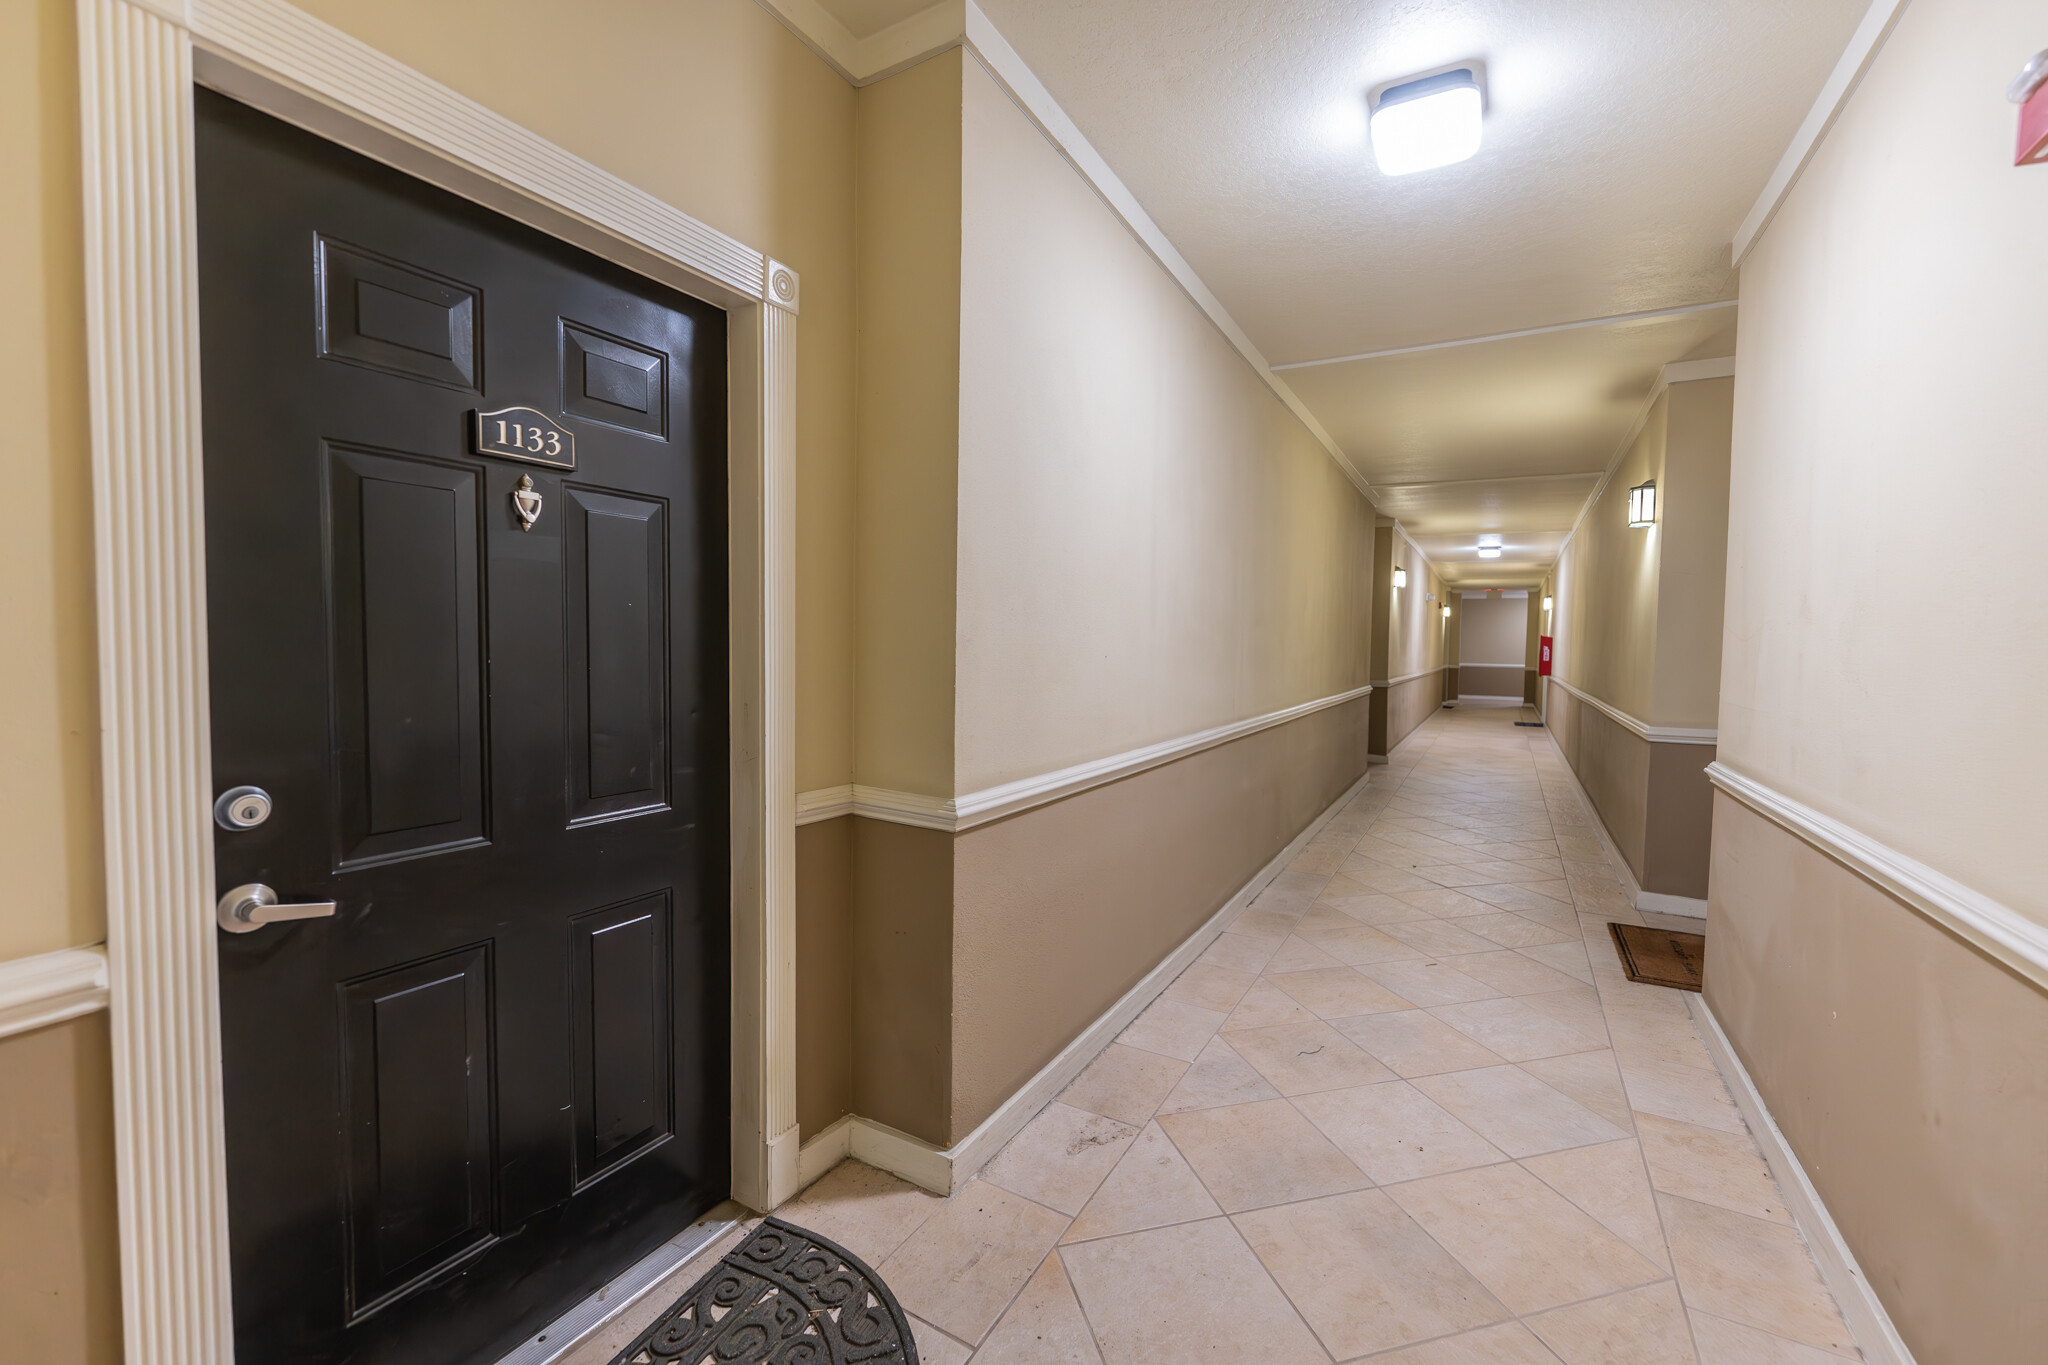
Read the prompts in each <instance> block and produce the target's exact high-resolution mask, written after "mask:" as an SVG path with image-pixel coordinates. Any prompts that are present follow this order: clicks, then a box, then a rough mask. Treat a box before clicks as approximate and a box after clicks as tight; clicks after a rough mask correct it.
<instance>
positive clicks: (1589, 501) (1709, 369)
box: [1550, 355, 1735, 568]
mask: <svg viewBox="0 0 2048 1365" xmlns="http://www.w3.org/2000/svg"><path fill="white" fill-rule="evenodd" d="M1734 377H1735V357H1734V356H1732V355H1725V356H1713V357H1710V358H1708V359H1706V360H1677V361H1673V362H1672V363H1671V364H1669V365H1666V366H1665V367H1664V368H1663V369H1661V370H1659V371H1657V382H1656V383H1654V384H1652V385H1651V386H1650V393H1649V396H1648V397H1647V398H1645V399H1643V405H1642V407H1640V408H1638V409H1637V410H1636V419H1635V420H1634V421H1633V422H1631V423H1629V426H1628V435H1626V436H1624V437H1622V438H1621V444H1620V445H1617V446H1616V447H1615V448H1614V454H1613V455H1612V456H1611V457H1609V459H1608V461H1607V467H1606V468H1605V469H1603V470H1601V471H1600V482H1598V483H1596V484H1594V485H1593V491H1592V492H1590V493H1588V494H1586V501H1585V502H1584V503H1583V504H1581V505H1580V507H1579V514H1578V516H1576V517H1574V518H1572V529H1571V530H1569V531H1567V532H1566V533H1565V537H1564V539H1563V540H1560V541H1559V542H1558V543H1557V553H1556V554H1555V555H1554V556H1552V557H1551V561H1550V562H1551V566H1552V567H1553V568H1554V567H1556V565H1557V564H1558V563H1559V562H1561V561H1562V560H1563V559H1564V551H1565V547H1566V546H1567V545H1570V544H1571V543H1572V541H1573V540H1574V539H1576V538H1577V537H1578V534H1579V528H1580V527H1581V526H1584V525H1585V524H1586V518H1587V517H1589V516H1591V515H1592V514H1593V507H1594V505H1595V504H1596V503H1598V502H1599V501H1600V495H1601V494H1602V493H1604V492H1606V491H1607V485H1608V484H1609V483H1610V482H1612V481H1613V479H1614V471H1615V470H1617V469H1619V468H1621V462H1622V461H1623V460H1625V459H1627V458H1628V452H1629V447H1631V446H1633V445H1634V444H1635V443H1636V437H1638V436H1640V435H1642V434H1643V428H1644V427H1646V426H1648V425H1649V424H1650V414H1651V413H1652V412H1654V411H1655V410H1656V407H1657V400H1658V399H1659V398H1662V397H1663V396H1664V390H1666V389H1668V388H1670V387H1671V386H1672V385H1673V384H1691V383H1695V382H1697V381H1699V380H1702V379H1733V378H1734Z"/></svg>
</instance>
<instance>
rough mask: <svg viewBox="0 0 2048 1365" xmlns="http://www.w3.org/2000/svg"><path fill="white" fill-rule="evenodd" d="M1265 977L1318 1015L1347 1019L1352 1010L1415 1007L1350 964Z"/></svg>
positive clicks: (1373, 1011) (1379, 1011)
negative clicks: (1350, 966) (1348, 965)
mask: <svg viewBox="0 0 2048 1365" xmlns="http://www.w3.org/2000/svg"><path fill="white" fill-rule="evenodd" d="M1267 979H1268V980H1269V981H1271V982H1272V983H1273V984H1274V985H1276V986H1278V987H1279V988H1280V989H1281V990H1283V991H1285V992H1287V994H1289V995H1290V996H1293V997H1294V998H1295V999H1296V1000H1298V1001H1300V1002H1301V1003H1302V1004H1303V1005H1306V1006H1307V1007H1308V1008H1309V1009H1310V1010H1312V1011H1314V1012H1315V1015H1316V1017H1317V1018H1318V1019H1348V1018H1350V1017H1351V1016H1352V1015H1354V1014H1384V1013H1385V1012H1387V1011H1388V1010H1405V1009H1412V1008H1414V1007H1413V1006H1412V1005H1411V1004H1410V1003H1409V1002H1408V1001H1406V1000H1403V999H1402V998H1401V997H1400V996H1398V995H1396V994H1395V993H1394V992H1392V991H1390V990H1388V989H1387V988H1386V987H1385V986H1382V985H1381V984H1380V983H1379V982H1377V981H1375V980H1373V979H1372V978H1371V977H1369V976H1366V975H1364V974H1363V973H1361V972H1357V971H1354V970H1352V969H1351V968H1349V967H1322V968H1318V969H1316V970H1314V971H1307V972H1281V973H1276V974H1274V975H1272V976H1269V977H1268V978H1267Z"/></svg>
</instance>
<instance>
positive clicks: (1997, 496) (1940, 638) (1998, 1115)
mask: <svg viewBox="0 0 2048 1365" xmlns="http://www.w3.org/2000/svg"><path fill="white" fill-rule="evenodd" d="M2041 20H2042V14H2041V8H2040V6H2039V4H2038V3H2036V2H2035V0H1916V3H1914V4H1912V5H1910V6H1908V7H1906V9H1905V11H1904V13H1903V15H1902V17H1901V18H1900V20H1899V22H1898V27H1897V28H1896V30H1895V31H1894V32H1893V33H1892V35H1891V36H1890V38H1889V39H1888V40H1887V41H1886V43H1885V45H1884V47H1883V49H1882V50H1881V51H1880V52H1879V53H1878V54H1877V56H1876V57H1875V59H1874V60H1873V61H1872V63H1871V65H1870V67H1869V69H1868V71H1867V72H1866V74H1865V75H1864V76H1863V78H1862V81H1861V83H1860V84H1859V85H1858V87H1857V88H1856V91H1855V93H1854V95H1853V97H1852V98H1851V99H1850V101H1849V103H1848V105H1847V107H1846V108H1845V109H1844V110H1843V111H1842V113H1841V115H1840V117H1839V119H1838V121H1837V122H1836V123H1835V125H1834V127H1833V129H1832V130H1831V131H1830V132H1829V134H1828V137H1827V139H1826V141H1825V142H1824V143H1823V144H1822V145H1821V146H1820V147H1819V149H1818V150H1817V151H1816V153H1815V154H1814V156H1813V158H1812V160H1811V161H1810V163H1809V164H1808V165H1807V167H1806V169H1805V171H1804V173H1803V174H1802V176H1801V178H1800V180H1799V182H1798V184H1797V185H1796V186H1795V187H1794V188H1793V189H1792V191H1791V193H1790V194H1789V196H1788V197H1787V198H1786V199H1785V201H1784V202H1783V204H1782V205H1781V206H1780V207H1779V209H1778V212H1777V214H1776V217H1775V218H1774V219H1773V220H1772V222H1771V224H1770V226H1769V228H1768V229H1767V231H1766V232H1765V233H1764V235H1763V237H1762V238H1761V240H1760V241H1759V242H1758V244H1757V246H1756V248H1755V250H1754V251H1753V252H1752V253H1751V254H1750V256H1749V257H1748V259H1747V260H1746V261H1745V262H1744V263H1743V267H1742V319H1741V323H1740V337H1739V347H1740V354H1741V357H1742V374H1741V377H1740V379H1739V380H1738V382H1737V384H1736V386H1735V409H1734V453H1733V465H1732V472H1731V481H1730V511H1729V546H1728V578H1727V628H1726V632H1725V634H1724V637H1723V660H1722V671H1721V678H1722V682H1721V711H1720V729H1721V734H1720V740H1721V749H1720V752H1721V759H1722V762H1724V763H1725V764H1727V765H1728V766H1729V767H1730V768H1732V769H1734V770H1736V771H1737V772H1739V773H1742V774H1743V775H1745V776H1747V777H1750V778H1752V779H1754V780H1756V781H1758V782H1760V783H1762V784H1764V785H1765V786H1767V787H1769V788H1772V789H1775V790H1777V791H1779V792H1782V793H1784V794H1785V795H1787V796H1789V797H1791V798H1793V799H1795V800H1797V801H1800V802H1803V803H1804V804H1806V805H1808V806H1810V807H1813V808H1814V809H1816V810H1818V811H1819V812H1820V813H1821V814H1823V815H1824V816H1827V817H1830V818H1832V819H1834V820H1836V821H1839V822H1841V823H1842V824H1844V825H1847V826H1849V827H1850V828H1852V829H1854V830H1855V831H1857V832H1858V833H1860V834H1861V835H1863V836H1864V837H1866V838H1868V839H1870V840H1873V841H1876V842H1877V843H1878V844H1880V845H1885V846H1889V847H1890V848H1892V849H1896V850H1898V851H1899V852H1900V853H1901V854H1903V855H1905V856H1907V857H1910V858H1912V859H1916V860H1918V861H1920V862H1922V863H1925V864H1928V865H1930V866H1931V867H1933V868H1934V869H1935V870H1936V871H1937V872H1939V873H1942V874H1945V875H1946V876H1948V877H1950V878H1953V879H1954V880H1956V881H1957V882H1960V883H1962V884H1963V885H1964V886H1966V887H1968V888H1969V890H1970V891H1972V892H1974V893H1977V894H1979V895H1982V896H1985V897H1989V898H1990V899H1992V900H1994V901H1997V902H2000V903H2002V904H2003V905H2005V906H2007V907H2010V908H2011V909H2012V910H2013V911H2014V912H2016V913H2017V914H2019V915H2021V916H2024V917H2027V918H2029V919H2031V920H2033V921H2034V922H2036V923H2040V924H2048V841H2043V840H2042V839H2041V837H2040V828H2039V827H2040V816H2041V809H2042V801H2041V791H2042V782H2041V773H2042V771H2043V768H2044V760H2048V734H2044V732H2043V731H2042V729H2041V727H2040V726H2039V725H2036V724H2032V723H2030V718H2031V716H2032V715H2033V713H2034V711H2035V701H2034V695H2033V692H2032V685H2033V683H2034V681H2035V679H2037V678H2038V677H2039V676H2040V675H2041V673H2042V670H2043V669H2044V667H2048V632H2044V631H2042V630H2039V629H2028V630H2025V631H2021V632H2013V631H2011V630H2010V629H2009V628H2008V626H2007V623H2008V622H2010V621H2013V620H2026V621H2034V620H2037V619H2038V617H2039V611H2038V607H2037V605H2036V603H2035V601H2034V599H2035V597H2036V596H2037V592H2036V589H2035V588H2034V586H2033V585H2034V584H2035V583H2036V582H2037V581H2038V580H2039V579H2040V577H2041V571H2042V569H2043V568H2044V566H2048V548H2044V546H2043V544H2042V542H2041V541H2040V539H2039V537H2037V536H2035V535H2033V534H2031V532H2030V529H2029V526H2030V523H2029V520H2028V514H2029V513H2031V512H2032V511H2034V510H2036V509H2038V508H2040V507H2041V506H2043V505H2044V504H2048V464H2044V462H2043V461H2042V460H2041V458H2040V451H2041V405H2040V402H2039V395H2040V393H2041V390H2042V379H2041V376H2042V375H2043V374H2048V329H2043V328H2042V326H2041V325H2040V321H2039V318H2038V316H2037V312H2038V310H2037V309H2036V308H2034V307H2033V306H2031V305H2032V302H2033V301H2038V300H2040V299H2042V298H2048V255H2044V254H2043V252H2042V250H2041V232H2040V225H2041V224H2042V222H2043V221H2048V172H2044V171H2042V170H2040V169H2038V168H2031V167H2030V168H2025V169H2015V168H2013V167H2012V165H2011V164H2010V163H2011V159H2012V146H2013V121H2014V111H2013V108H2012V106H2011V105H2009V104H2006V103H2005V102H2003V100H2001V99H2000V98H1999V97H1998V96H1999V92H2001V91H2002V90H2003V89H2004V87H2005V84H2006V82H2007V81H2009V80H2010V79H2011V78H2012V74H2013V72H2014V71H2016V70H2017V69H2018V68H2019V66H2020V64H2021V63H2022V62H2024V61H2025V60H2026V59H2027V58H2028V57H2029V56H2031V55H2032V54H2033V53H2034V52H2035V51H2037V50H2038V49H2039V48H2040V47H2041V45H2042V43H2043V42H2044V41H2048V37H2044V30H2043V25H2042V22H2041ZM1929 668H1938V669H1940V670H1944V671H1950V672H1954V673H1956V674H1958V675H1959V676H1965V677H1968V678H1969V679H1970V686H1969V697H1968V701H1967V704H1962V705H1930V704H1929V693H1928V690H1927V685H1926V679H1927V675H1928V669H1929ZM1715 819H1716V826H1717V828H1716V849H1715V858H1714V870H1713V891H1712V908H1711V912H1710V919H1709V928H1708V936H1707V942H1708V964H1707V999H1708V1001H1709V1003H1710V1004H1712V1006H1713V1007H1714V1009H1715V1010H1716V1011H1717V1013H1718V1014H1719V1015H1720V1017H1721V1018H1722V1021H1723V1023H1724V1024H1725V1025H1726V1027H1727V1029H1728V1032H1729V1035H1730V1038H1731V1040H1732V1041H1733V1043H1734V1045H1735V1048H1736V1050H1737V1052H1738V1053H1739V1054H1740V1055H1741V1057H1742V1059H1743V1061H1744V1063H1745V1064H1746V1065H1747V1066H1748V1067H1749V1069H1750V1070H1751V1072H1752V1074H1753V1075H1754V1076H1755V1077H1756V1080H1757V1084H1758V1087H1759V1089H1760V1090H1761V1091H1762V1094H1763V1097H1764V1099H1765V1101H1766V1102H1767V1103H1768V1104H1769V1105H1770V1106H1771V1109H1772V1111H1773V1113H1774V1115H1775V1116H1776V1118H1777V1120H1778V1123H1779V1124H1780V1126H1782V1127H1783V1129H1784V1130H1785V1133H1786V1136H1787V1138H1788V1139H1789V1140H1790V1142H1791V1145H1792V1147H1793V1149H1794V1151H1795V1152H1796V1153H1797V1154H1798V1155H1799V1157H1800V1158H1801V1160H1802V1161H1803V1162H1804V1163H1805V1165H1806V1167H1807V1169H1808V1171H1809V1172H1810V1173H1811V1174H1812V1176H1813V1179H1814V1183H1815V1185H1816V1186H1817V1188H1818V1189H1819V1190H1820V1193H1821V1195H1822V1197H1823V1198H1824V1199H1825V1200H1826V1201H1827V1204H1828V1207H1829V1209H1830V1211H1831V1212H1832V1213H1833V1215H1834V1217H1835V1219H1836V1221H1837V1222H1838V1223H1839V1224H1840V1225H1841V1228H1842V1232H1843V1234H1844V1236H1845V1237H1846V1238H1847V1239H1848V1242H1849V1245H1850V1247H1851V1248H1852V1249H1853V1250H1854V1252H1855V1254H1856V1255H1857V1257H1858V1259H1859V1260H1860V1261H1861V1263H1862V1266H1863V1268H1864V1270H1865V1272H1866V1273H1867V1274H1868V1276H1869V1279H1870V1283H1871V1284H1872V1286H1873V1287H1874V1288H1875V1289H1876V1291H1877V1293H1878V1296H1879V1297H1880V1298H1881V1299H1882V1301H1883V1302H1884V1304H1885V1306H1886V1308H1887V1309H1888V1310H1889V1311H1890V1313H1891V1316H1892V1319H1893V1321H1894V1323H1895V1324H1896V1325H1897V1327H1898V1329H1899V1331H1900V1333H1901V1334H1902V1335H1903V1337H1904V1338H1905V1341H1906V1344H1907V1345H1908V1347H1910V1348H1911V1349H1912V1351H1913V1352H1914V1354H1915V1356H1916V1358H1917V1359H1918V1360H1919V1361H1920V1362H1921V1365H1951V1363H1953V1365H1975V1362H1979V1361H1994V1360H1996V1361H2005V1360H2029V1359H2034V1358H2036V1357H2038V1355H2039V1354H2040V1351H2041V1343H2042V1342H2043V1341H2044V1340H2048V1298H2044V1296H2043V1295H2042V1294H2041V1293H2040V1283H2041V1273H2042V1267H2043V1266H2044V1265H2048V1207H2044V1206H2043V1203H2042V1200H2043V1197H2044V1191H2048V1182H2044V1181H2043V1179H2042V1174H2041V1172H2042V1164H2041V1144H2040V1141H2039V1135H2040V1134H2041V1133H2042V1132H2044V1131H2048V1095H2044V1088H2048V1071H2044V1069H2043V1064H2042V1059H2043V1057H2044V1056H2048V996H2044V993H2043V992H2042V991H2041V989H2040V988H2039V987H2037V986H2034V985H2031V984H2028V983H2027V982H2025V981H2024V980H2022V979H2021V978H2019V977H2018V976H2017V975H2015V974H2014V973H2013V972H2012V971H2010V970H2008V969H2007V968H2006V967H2005V966H2003V965H2001V964H1998V963H1996V962H1993V961H1991V960H1989V959H1987V958H1986V957H1985V956H1983V955H1982V954H1980V953H1978V952H1976V951H1975V950H1973V949H1970V948H1968V947H1965V946H1963V945H1962V944H1960V943H1958V942H1957V941H1956V940H1955V939H1953V938H1952V937H1950V936H1949V935H1948V934H1947V933H1945V932H1944V931H1942V930H1940V929H1937V928H1936V927H1935V926H1933V925H1932V924H1930V923H1929V922H1928V921H1926V920H1925V919H1923V918H1922V917H1921V916H1920V915H1919V914H1918V913H1917V912H1915V911H1914V910H1912V909H1911V908H1909V907H1908V906H1907V905H1905V904H1903V903H1901V902H1899V901H1897V900H1894V899H1893V898H1891V897H1890V896H1888V895H1885V894H1883V893H1881V892H1880V891H1878V890H1877V889H1876V888H1875V887H1873V886H1872V885H1870V884H1869V883H1867V882H1865V881H1863V880H1861V879H1860V878H1857V877H1855V876H1853V875H1852V874H1850V873H1848V872H1847V871H1845V870H1843V869H1841V868H1840V867H1839V866H1837V865H1836V864H1834V863H1833V862H1831V861H1829V860H1828V859H1826V858H1823V857H1821V856H1820V855H1818V854H1815V853H1813V852H1811V851H1810V850H1809V849H1808V848H1807V847H1806V846H1805V845H1803V844H1802V843H1800V842H1799V841H1797V840H1795V839H1793V838H1792V837H1791V836H1790V835H1787V834H1785V833H1784V832H1782V831H1781V830H1778V829H1776V828H1775V827H1773V826H1770V825H1768V824H1766V823H1765V822H1764V821H1763V820H1761V818H1759V817H1757V816H1755V815H1754V814H1753V813H1751V812H1749V811H1748V810H1747V809H1746V808H1743V807H1740V806H1738V805H1736V804H1735V803H1734V802H1733V801H1731V800H1729V799H1727V798H1725V797H1721V798H1717V805H1716V812H1715Z"/></svg>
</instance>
